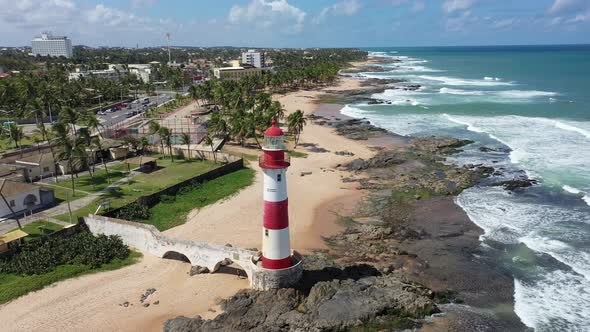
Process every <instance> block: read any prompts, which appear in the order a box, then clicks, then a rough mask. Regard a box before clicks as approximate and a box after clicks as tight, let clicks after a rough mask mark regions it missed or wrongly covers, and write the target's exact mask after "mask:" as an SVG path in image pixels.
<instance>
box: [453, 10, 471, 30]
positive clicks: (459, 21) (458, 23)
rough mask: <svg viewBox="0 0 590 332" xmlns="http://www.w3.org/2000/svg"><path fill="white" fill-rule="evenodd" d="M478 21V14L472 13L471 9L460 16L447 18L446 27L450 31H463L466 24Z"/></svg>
mask: <svg viewBox="0 0 590 332" xmlns="http://www.w3.org/2000/svg"><path fill="white" fill-rule="evenodd" d="M477 21H479V18H478V17H477V16H473V15H471V11H470V10H466V11H464V12H463V13H462V14H461V15H459V16H453V17H449V18H447V21H446V27H447V30H449V31H462V30H464V28H465V26H466V25H468V24H471V23H475V22H477Z"/></svg>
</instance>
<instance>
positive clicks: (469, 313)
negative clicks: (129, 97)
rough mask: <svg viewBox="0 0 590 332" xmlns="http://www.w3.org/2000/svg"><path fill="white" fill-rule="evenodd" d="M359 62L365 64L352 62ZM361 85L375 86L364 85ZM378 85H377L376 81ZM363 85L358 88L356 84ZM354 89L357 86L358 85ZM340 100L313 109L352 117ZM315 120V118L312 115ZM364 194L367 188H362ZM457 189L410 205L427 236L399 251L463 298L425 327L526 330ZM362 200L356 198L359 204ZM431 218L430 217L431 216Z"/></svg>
mask: <svg viewBox="0 0 590 332" xmlns="http://www.w3.org/2000/svg"><path fill="white" fill-rule="evenodd" d="M356 65H357V66H359V65H360V66H363V64H362V63H361V64H356ZM341 80H344V81H348V82H349V83H344V84H340V85H339V86H338V87H337V88H335V89H331V90H330V94H335V93H336V94H337V91H347V88H352V87H354V86H356V87H357V89H359V87H360V84H359V81H361V79H358V78H349V77H343V78H341ZM365 88H366V90H365V91H367V90H368V91H373V90H374V89H375V88H370V87H369V88H367V87H365ZM377 88H379V87H377ZM360 90H362V88H361V89H360ZM357 91H358V90H357ZM343 106H344V104H337V103H334V104H322V103H321V102H320V103H319V104H318V108H317V109H316V110H315V111H314V113H313V114H314V115H315V116H318V117H320V119H319V120H324V119H329V120H331V121H346V120H352V119H353V118H351V117H349V116H346V115H344V114H342V113H340V110H341V109H342V107H343ZM315 121H318V119H316V120H315ZM408 140H409V138H408V137H405V136H401V135H397V134H395V133H391V132H386V133H383V134H381V135H376V136H372V137H369V138H368V139H367V140H363V141H352V142H355V143H359V142H360V144H363V145H365V146H368V147H378V148H383V149H392V148H399V147H404V146H407V144H408ZM365 196H366V192H365ZM455 198H456V195H453V196H439V197H432V198H428V199H421V200H420V201H419V202H417V204H415V205H414V207H415V210H414V211H413V212H412V215H411V217H410V220H411V222H410V223H409V224H410V225H411V227H415V228H419V229H422V230H424V231H425V232H426V233H427V234H428V236H429V237H428V239H417V240H414V241H401V242H400V243H399V244H398V245H399V248H400V249H401V250H402V251H407V252H408V253H412V254H416V255H417V258H418V261H421V263H423V264H422V266H420V267H418V268H415V267H412V268H409V269H408V270H409V273H407V275H409V276H410V278H411V279H412V280H414V281H417V282H419V283H421V284H423V285H425V286H427V287H428V288H430V289H432V290H434V291H447V290H452V291H454V292H457V293H458V294H457V295H458V297H459V298H460V299H461V302H462V303H463V302H464V303H465V305H463V304H448V305H443V306H442V307H443V313H444V312H447V313H448V314H443V315H442V316H437V317H434V318H432V319H431V320H429V321H428V322H427V323H426V324H424V326H423V327H422V330H423V331H443V330H444V331H448V330H457V331H460V330H462V329H465V328H470V327H473V326H471V324H480V325H481V324H483V325H485V326H487V327H489V328H493V329H501V330H505V331H522V330H527V328H526V326H524V325H523V324H522V322H521V321H520V319H519V317H518V316H516V314H515V312H514V280H513V277H512V276H511V275H510V274H509V272H507V271H505V270H504V269H502V268H501V267H499V266H497V265H496V264H494V263H493V262H491V260H490V259H489V258H486V257H485V255H484V254H483V253H482V252H481V248H480V246H481V242H480V240H479V237H480V235H482V234H483V230H482V229H481V228H480V227H479V226H477V225H476V224H475V223H473V222H472V221H471V220H470V219H469V217H468V216H467V214H466V213H465V211H463V209H462V208H461V207H460V206H458V205H457V204H456V203H455ZM359 202H360V200H359V201H357V204H358V203H359ZM433 221H434V222H433Z"/></svg>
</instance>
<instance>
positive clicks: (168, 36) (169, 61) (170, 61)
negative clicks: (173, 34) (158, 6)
mask: <svg viewBox="0 0 590 332" xmlns="http://www.w3.org/2000/svg"><path fill="white" fill-rule="evenodd" d="M166 38H167V39H168V65H170V64H171V63H172V58H171V57H170V32H166Z"/></svg>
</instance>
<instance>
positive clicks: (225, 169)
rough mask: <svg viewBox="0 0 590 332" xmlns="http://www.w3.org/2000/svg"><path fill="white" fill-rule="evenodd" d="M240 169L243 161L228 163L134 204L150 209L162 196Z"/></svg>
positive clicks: (112, 212)
mask: <svg viewBox="0 0 590 332" xmlns="http://www.w3.org/2000/svg"><path fill="white" fill-rule="evenodd" d="M242 168H244V160H243V159H237V160H235V161H233V162H230V163H228V164H225V165H222V166H219V167H217V168H215V169H212V170H210V171H209V172H206V173H203V174H200V175H197V176H195V177H193V178H190V179H188V180H185V181H183V182H180V183H177V184H175V185H173V186H170V187H168V188H165V189H162V190H161V191H158V192H156V193H153V194H150V195H144V196H140V197H138V198H137V200H136V201H135V202H136V203H138V204H141V205H145V206H148V207H152V206H154V205H156V204H158V203H159V202H160V197H161V196H162V195H170V196H174V195H176V194H177V193H178V191H179V190H180V189H182V188H184V187H188V186H192V185H195V184H198V183H203V182H205V181H211V180H213V179H216V178H218V177H220V176H224V175H227V174H229V173H232V172H235V171H238V170H240V169H242ZM123 207H124V206H123ZM123 207H120V208H118V209H114V210H110V211H109V212H107V213H105V214H104V215H105V216H108V217H115V216H116V215H117V212H118V211H119V210H120V209H122V208H123Z"/></svg>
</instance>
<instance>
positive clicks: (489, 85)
mask: <svg viewBox="0 0 590 332" xmlns="http://www.w3.org/2000/svg"><path fill="white" fill-rule="evenodd" d="M366 50H367V51H369V52H370V55H372V56H377V57H385V58H390V59H395V60H398V62H395V63H390V64H380V65H377V66H381V67H383V69H384V70H385V72H366V73H359V74H350V75H352V76H361V77H372V78H383V79H392V78H394V79H404V80H406V82H405V83H402V85H410V84H412V85H420V88H418V89H417V90H413V89H399V88H398V89H396V88H393V87H392V88H391V89H387V90H385V91H384V92H383V93H378V94H374V95H373V96H372V97H373V98H375V99H380V100H384V101H387V103H388V104H381V105H368V104H354V105H346V107H345V108H344V109H343V110H342V113H343V114H345V115H348V116H352V117H357V118H367V119H369V120H370V121H371V123H372V124H374V125H376V126H379V127H382V128H384V129H387V130H390V131H392V132H395V133H397V134H401V135H407V136H426V135H448V136H453V137H457V138H465V139H471V140H474V141H475V142H476V143H474V144H471V145H468V146H466V147H465V149H464V151H463V152H461V153H459V154H457V155H454V156H452V157H451V158H450V159H449V162H454V163H458V164H485V165H488V166H492V167H494V168H496V169H499V170H501V171H502V173H503V174H502V175H499V176H498V177H499V178H506V179H512V178H516V177H522V176H524V175H526V176H528V177H529V178H533V179H536V180H538V184H537V185H536V186H533V187H530V188H527V189H524V190H518V191H515V192H509V191H506V190H504V189H503V188H502V187H497V186H488V185H486V184H487V183H485V182H483V183H482V184H481V185H478V186H476V187H473V188H470V189H468V190H465V191H464V192H463V193H461V194H460V195H459V196H458V197H457V199H456V203H457V204H458V205H459V206H460V207H461V208H463V210H465V212H466V213H467V215H468V216H469V218H470V219H471V220H472V221H473V222H474V223H475V224H477V225H478V226H479V227H481V228H482V229H483V230H484V234H483V235H482V236H481V239H480V240H481V242H482V244H481V245H482V248H483V249H484V250H485V251H486V252H487V253H488V254H489V255H492V256H493V257H495V260H496V261H497V263H498V264H500V265H501V266H502V267H504V268H505V269H506V270H508V271H510V273H511V274H512V275H513V277H514V281H515V294H514V298H515V303H514V308H515V312H516V314H517V315H518V316H519V317H520V319H521V320H522V322H523V323H524V324H525V325H527V326H529V327H532V328H535V330H536V331H589V330H590V320H589V319H588V317H590V90H589V89H590V45H586V46H583V45H580V46H502V47H430V48H371V49H366ZM484 147H485V148H484ZM481 148H484V149H481ZM486 148H489V149H493V150H489V149H486ZM498 177H497V178H496V179H494V181H495V180H498ZM489 181H492V180H488V182H489ZM433 222H435V221H433Z"/></svg>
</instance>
